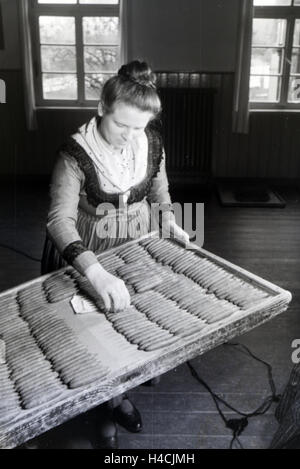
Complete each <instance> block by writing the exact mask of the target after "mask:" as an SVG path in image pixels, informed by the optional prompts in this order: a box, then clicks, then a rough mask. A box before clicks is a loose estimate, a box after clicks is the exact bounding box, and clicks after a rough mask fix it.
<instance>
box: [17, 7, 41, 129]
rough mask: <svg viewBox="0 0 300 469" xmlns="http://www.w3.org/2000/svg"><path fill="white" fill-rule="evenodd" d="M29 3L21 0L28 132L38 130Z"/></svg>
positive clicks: (20, 12)
mask: <svg viewBox="0 0 300 469" xmlns="http://www.w3.org/2000/svg"><path fill="white" fill-rule="evenodd" d="M29 1H30V0H19V17H20V37H21V44H22V66H23V77H24V79H23V81H24V97H25V103H24V104H25V113H26V123H27V129H28V130H36V129H37V119H36V107H35V95H34V77H33V63H32V40H31V35H30V24H29V7H30V5H29Z"/></svg>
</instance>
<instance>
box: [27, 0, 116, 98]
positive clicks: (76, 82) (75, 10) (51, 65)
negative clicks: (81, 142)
mask: <svg viewBox="0 0 300 469" xmlns="http://www.w3.org/2000/svg"><path fill="white" fill-rule="evenodd" d="M30 5H31V7H32V11H31V21H32V35H33V41H32V43H33V45H34V51H33V54H34V72H35V84H36V87H35V88H36V105H37V106H74V107H76V106H87V107H88V106H92V105H94V104H95V102H96V101H98V100H99V96H100V90H101V87H102V86H103V83H104V82H105V81H106V80H107V79H108V78H109V77H110V76H112V75H113V74H115V73H116V71H117V70H118V68H119V66H120V63H121V14H120V11H121V5H120V1H119V0H64V1H63V0H31V4H30Z"/></svg>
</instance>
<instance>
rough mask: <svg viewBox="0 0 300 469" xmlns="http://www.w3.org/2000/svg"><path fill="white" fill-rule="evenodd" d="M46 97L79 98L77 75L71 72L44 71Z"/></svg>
mask: <svg viewBox="0 0 300 469" xmlns="http://www.w3.org/2000/svg"><path fill="white" fill-rule="evenodd" d="M43 97H44V99H77V77H76V75H71V74H65V73H60V74H55V73H51V74H47V73H43Z"/></svg>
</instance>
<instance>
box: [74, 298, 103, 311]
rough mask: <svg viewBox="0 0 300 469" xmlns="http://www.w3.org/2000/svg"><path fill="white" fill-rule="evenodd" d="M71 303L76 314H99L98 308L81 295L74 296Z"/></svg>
mask: <svg viewBox="0 0 300 469" xmlns="http://www.w3.org/2000/svg"><path fill="white" fill-rule="evenodd" d="M70 303H71V305H72V308H73V311H74V313H76V314H87V313H98V309H97V307H96V306H95V305H94V304H93V303H92V302H91V301H89V300H86V299H85V298H83V297H82V296H80V295H74V296H73V298H72V299H71V301H70Z"/></svg>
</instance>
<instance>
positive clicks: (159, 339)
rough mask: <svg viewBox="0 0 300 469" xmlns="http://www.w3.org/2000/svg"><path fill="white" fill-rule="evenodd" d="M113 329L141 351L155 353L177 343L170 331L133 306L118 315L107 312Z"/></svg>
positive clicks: (117, 313)
mask: <svg viewBox="0 0 300 469" xmlns="http://www.w3.org/2000/svg"><path fill="white" fill-rule="evenodd" d="M105 314H106V318H107V319H108V320H109V321H110V322H111V324H112V326H113V328H114V329H115V330H116V331H117V332H118V333H119V334H121V335H122V336H123V337H125V339H126V340H127V341H128V342H129V343H130V344H132V345H135V346H137V348H138V349H139V350H142V351H145V352H153V351H156V350H158V349H162V348H164V347H168V346H169V345H172V344H174V343H175V342H177V340H178V339H177V337H175V336H174V335H173V334H172V333H170V332H169V331H168V330H166V329H164V328H163V327H161V326H159V325H158V324H157V323H156V322H155V321H151V320H149V319H148V318H147V316H146V315H145V314H143V313H141V311H139V310H138V309H137V308H135V307H134V306H131V307H129V308H127V309H124V310H123V311H119V312H116V313H110V312H106V313H105Z"/></svg>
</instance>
